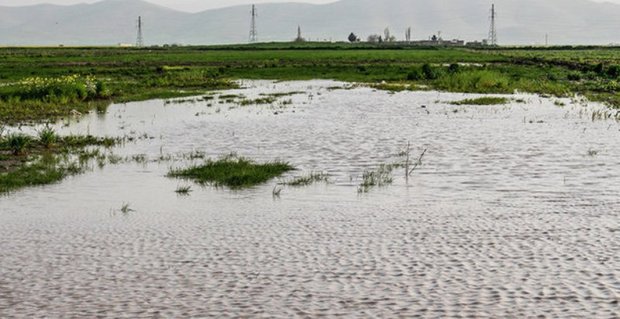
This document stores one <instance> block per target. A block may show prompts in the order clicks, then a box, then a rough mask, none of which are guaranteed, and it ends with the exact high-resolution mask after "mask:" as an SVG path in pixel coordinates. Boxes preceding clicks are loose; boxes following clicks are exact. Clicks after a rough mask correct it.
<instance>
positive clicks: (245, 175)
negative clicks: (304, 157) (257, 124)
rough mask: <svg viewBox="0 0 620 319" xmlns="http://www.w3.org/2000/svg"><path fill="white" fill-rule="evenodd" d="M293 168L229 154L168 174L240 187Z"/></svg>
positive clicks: (276, 162)
mask: <svg viewBox="0 0 620 319" xmlns="http://www.w3.org/2000/svg"><path fill="white" fill-rule="evenodd" d="M293 169H294V168H293V167H292V166H290V165H289V164H288V163H285V162H280V161H274V162H270V163H262V164H258V163H254V162H253V161H251V160H248V159H245V158H243V157H237V156H232V155H230V156H226V157H224V158H221V159H218V160H207V161H206V163H204V164H203V165H199V166H194V167H190V168H187V169H180V170H172V171H171V172H170V173H169V174H168V176H169V177H177V178H184V179H190V180H193V181H195V182H197V183H199V184H209V185H213V186H215V187H220V186H226V187H229V188H232V189H240V188H247V187H252V186H255V185H259V184H262V183H265V182H267V181H269V180H270V179H272V178H275V177H278V176H280V175H282V174H284V173H286V172H288V171H291V170H293Z"/></svg>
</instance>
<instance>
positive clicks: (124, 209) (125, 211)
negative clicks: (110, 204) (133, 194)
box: [121, 203, 135, 214]
mask: <svg viewBox="0 0 620 319" xmlns="http://www.w3.org/2000/svg"><path fill="white" fill-rule="evenodd" d="M130 205H131V204H129V203H123V206H121V213H123V214H129V213H131V212H135V210H133V209H131V208H130V207H129V206H130Z"/></svg>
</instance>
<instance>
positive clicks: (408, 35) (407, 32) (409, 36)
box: [405, 27, 411, 43]
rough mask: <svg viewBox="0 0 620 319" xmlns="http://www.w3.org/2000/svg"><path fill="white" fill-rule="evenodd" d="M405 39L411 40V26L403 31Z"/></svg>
mask: <svg viewBox="0 0 620 319" xmlns="http://www.w3.org/2000/svg"><path fill="white" fill-rule="evenodd" d="M405 41H407V43H409V42H411V27H409V28H407V30H406V31H405Z"/></svg>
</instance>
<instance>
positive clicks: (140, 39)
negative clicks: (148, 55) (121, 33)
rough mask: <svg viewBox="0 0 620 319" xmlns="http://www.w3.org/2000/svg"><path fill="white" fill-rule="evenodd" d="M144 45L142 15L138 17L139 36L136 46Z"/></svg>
mask: <svg viewBox="0 0 620 319" xmlns="http://www.w3.org/2000/svg"><path fill="white" fill-rule="evenodd" d="M143 46H144V37H143V36H142V17H138V36H137V38H136V47H138V48H141V47H143Z"/></svg>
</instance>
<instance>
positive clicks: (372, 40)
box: [367, 34, 383, 43]
mask: <svg viewBox="0 0 620 319" xmlns="http://www.w3.org/2000/svg"><path fill="white" fill-rule="evenodd" d="M367 41H368V42H370V43H381V42H383V39H382V38H381V36H380V35H378V34H371V35H369V36H368V39H367Z"/></svg>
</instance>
